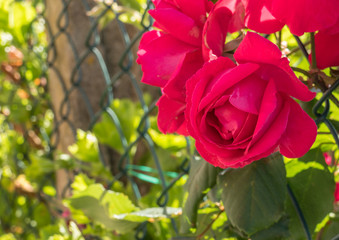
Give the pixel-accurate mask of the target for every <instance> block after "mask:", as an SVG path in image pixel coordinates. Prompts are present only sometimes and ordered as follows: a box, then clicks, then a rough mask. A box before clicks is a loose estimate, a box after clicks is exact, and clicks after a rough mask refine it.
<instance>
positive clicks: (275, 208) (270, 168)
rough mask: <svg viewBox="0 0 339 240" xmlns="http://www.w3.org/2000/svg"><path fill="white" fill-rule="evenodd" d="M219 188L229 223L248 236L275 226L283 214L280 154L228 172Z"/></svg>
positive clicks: (284, 182)
mask: <svg viewBox="0 0 339 240" xmlns="http://www.w3.org/2000/svg"><path fill="white" fill-rule="evenodd" d="M219 186H220V188H222V189H223V192H222V201H223V203H224V207H225V211H226V214H227V217H228V219H229V221H230V223H231V224H232V225H233V226H234V227H235V228H237V229H239V230H240V231H241V232H244V233H246V234H247V235H253V234H254V233H256V232H258V231H261V230H263V229H266V228H267V227H269V226H271V225H272V224H274V223H275V222H278V221H279V219H280V218H281V217H282V215H283V213H284V201H285V196H286V174H285V168H284V163H283V160H282V156H281V155H280V154H277V153H276V154H273V155H271V156H269V157H267V158H264V159H262V160H259V161H255V162H253V163H252V164H250V165H248V166H246V167H244V168H238V169H231V170H229V171H227V172H226V173H224V174H223V175H222V176H220V177H219Z"/></svg>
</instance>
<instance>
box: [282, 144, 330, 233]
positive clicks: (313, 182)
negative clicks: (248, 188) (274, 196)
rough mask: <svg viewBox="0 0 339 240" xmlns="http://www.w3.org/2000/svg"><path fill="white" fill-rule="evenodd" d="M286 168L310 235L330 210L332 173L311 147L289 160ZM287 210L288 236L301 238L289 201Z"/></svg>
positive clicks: (297, 218) (316, 150)
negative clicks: (303, 153) (300, 155)
mask: <svg viewBox="0 0 339 240" xmlns="http://www.w3.org/2000/svg"><path fill="white" fill-rule="evenodd" d="M298 170H299V171H298ZM286 171H287V176H288V184H289V185H290V187H291V190H292V192H293V194H294V195H295V197H296V199H297V201H298V204H299V206H300V208H301V211H302V213H303V215H304V217H305V220H306V223H307V225H308V228H309V230H310V232H311V234H312V233H313V232H314V230H315V227H316V225H317V224H318V223H320V222H321V221H322V220H323V218H324V217H326V215H327V214H328V213H329V212H331V211H332V209H333V201H334V194H333V193H334V188H335V184H334V177H333V174H331V173H330V172H329V170H328V168H327V165H326V163H325V160H324V157H323V155H322V152H321V149H320V148H315V149H311V150H310V151H309V152H308V153H307V154H306V155H305V156H303V157H302V158H299V159H298V160H297V159H294V160H292V161H290V162H288V163H287V164H286ZM287 212H288V214H289V215H290V233H291V239H304V238H305V234H304V230H303V228H302V225H301V223H300V220H299V217H298V216H297V214H296V211H295V209H294V207H293V205H292V202H291V201H288V202H287Z"/></svg>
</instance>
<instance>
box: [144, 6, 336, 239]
mask: <svg viewBox="0 0 339 240" xmlns="http://www.w3.org/2000/svg"><path fill="white" fill-rule="evenodd" d="M153 3H154V7H155V8H154V9H153V10H150V11H149V14H150V15H151V16H152V17H153V19H154V25H153V28H154V29H153V30H151V31H149V32H146V33H145V34H144V35H143V37H142V39H141V41H140V46H139V51H138V59H137V62H138V63H139V64H140V65H141V68H142V71H143V77H142V82H143V83H146V84H149V85H152V86H156V87H160V88H161V90H162V96H161V97H160V99H159V100H158V102H157V106H158V127H159V129H160V131H161V132H163V133H164V134H166V133H177V134H180V135H185V136H190V137H191V138H193V139H194V142H195V147H196V150H197V152H198V153H199V155H200V156H201V157H202V159H204V160H205V161H206V162H208V163H206V162H204V161H203V160H200V161H199V160H197V157H196V158H193V159H192V162H191V164H192V166H191V172H190V175H189V181H188V184H187V189H188V193H189V194H188V198H187V199H186V203H185V206H184V217H183V224H182V229H181V230H182V232H183V233H187V232H189V229H192V227H193V228H194V227H196V221H197V209H198V208H199V207H198V206H199V202H200V201H201V199H202V196H204V194H206V192H208V191H207V190H206V189H210V188H213V187H216V188H218V189H220V190H221V192H222V194H221V197H220V198H221V200H222V202H223V204H224V208H225V210H226V215H227V218H228V220H229V222H230V224H231V226H232V228H233V230H234V231H233V232H236V233H237V234H238V235H237V236H241V237H253V239H256V236H263V235H264V236H266V234H271V232H270V231H274V229H277V228H279V227H281V226H283V227H286V229H288V230H286V231H282V230H281V229H280V230H281V231H277V232H276V234H277V235H276V236H279V237H281V238H285V237H287V236H288V235H292V236H293V237H292V239H297V238H298V237H301V238H304V237H305V236H304V235H302V234H301V235H300V232H305V234H306V237H307V238H308V239H309V237H310V235H311V232H313V231H315V229H316V225H317V224H318V223H320V222H321V220H323V219H324V218H325V217H326V214H329V212H330V211H332V210H333V208H332V207H333V206H332V203H333V196H334V187H335V184H334V175H335V174H336V165H335V164H334V163H332V165H330V166H332V168H331V167H330V168H329V167H328V165H327V164H326V163H325V162H324V159H323V155H322V154H318V152H320V153H322V152H326V151H327V152H328V153H330V154H332V155H333V156H334V159H335V156H337V155H336V154H337V151H336V149H337V146H335V144H333V147H332V148H331V149H327V150H326V151H325V150H324V149H323V148H321V147H320V145H321V143H320V144H319V143H318V142H317V141H316V138H317V125H316V123H315V121H314V119H312V118H311V116H310V115H309V112H306V111H305V110H303V108H302V107H301V106H300V104H302V105H303V106H304V107H305V106H309V105H310V104H312V103H306V102H309V101H311V100H313V99H314V98H315V97H316V92H320V90H319V89H318V87H319V80H324V79H325V80H324V81H323V84H322V87H321V88H320V89H321V90H322V91H326V89H327V88H329V87H331V85H332V84H333V83H334V82H335V79H336V77H338V76H337V75H338V72H337V71H335V70H334V69H332V70H331V71H330V72H331V73H330V74H328V75H330V76H328V75H326V74H325V73H324V72H321V71H320V70H319V69H326V68H328V67H336V66H338V65H339V60H338V59H339V48H338V44H337V42H336V39H338V34H339V5H338V2H337V1H336V0H326V1H323V3H322V4H318V2H316V1H314V0H305V1H285V0H284V1H282V0H265V1H264V0H259V1H258V0H218V1H214V2H212V1H208V0H194V1H193V0H153ZM306 6H307V9H306ZM283 34H284V36H285V37H286V38H287V39H289V41H291V40H290V39H291V38H292V39H294V38H295V40H297V41H296V42H297V43H298V45H299V48H296V49H297V50H295V51H294V52H295V55H293V52H292V53H291V54H289V53H290V50H289V49H288V48H287V46H286V42H284V41H283V40H282V39H283ZM298 36H300V37H301V38H299V37H298ZM274 40H276V41H274ZM303 41H305V42H309V43H310V44H309V43H307V44H305V45H304V44H303ZM284 44H285V45H284ZM307 45H308V46H307ZM305 46H306V47H305ZM308 48H309V49H308ZM299 50H301V52H303V53H304V56H301V58H303V60H305V61H308V62H309V64H308V67H307V65H304V66H303V68H298V67H294V66H293V67H292V64H291V63H290V59H289V58H290V57H293V56H297V54H300V55H301V53H300V52H299V53H298V51H299ZM286 54H289V56H288V57H286ZM296 73H297V75H298V76H297V75H296ZM301 73H302V74H304V76H300V75H301ZM336 74H337V75H336ZM305 76H306V77H307V78H308V80H307V81H304V79H303V77H305ZM324 85H325V86H324ZM313 104H314V103H313ZM305 109H307V108H306V107H305ZM315 141H316V143H315V144H314V142H315ZM332 142H333V139H332ZM278 152H280V154H279V153H278ZM282 155H283V156H284V157H285V158H284V160H283V157H282ZM318 155H319V156H318ZM291 159H294V160H291ZM310 162H314V164H320V165H321V166H322V168H323V171H321V172H320V173H319V174H320V175H321V176H322V183H320V182H319V184H326V186H325V188H324V189H325V190H324V189H323V190H324V191H325V192H326V191H327V192H326V193H328V194H329V195H328V196H330V197H329V198H327V199H325V197H324V195H323V196H322V197H324V199H318V200H321V201H323V202H322V204H323V205H322V207H320V208H322V210H319V211H318V213H319V214H318V215H317V214H315V215H317V216H314V215H313V216H312V217H311V216H308V215H309V214H310V213H309V212H303V210H305V209H306V210H307V208H309V207H312V206H313V205H312V204H315V203H314V202H312V201H311V202H308V201H307V200H305V196H306V195H307V193H308V191H309V189H307V187H310V186H304V187H305V188H302V187H300V185H298V181H303V177H304V176H303V174H305V175H308V174H311V173H310V172H307V171H306V169H307V168H304V170H305V171H304V172H302V171H303V170H301V168H302V167H301V165H302V164H306V165H307V164H308V163H310ZM333 162H335V161H333ZM298 164H299V165H298ZM197 166H198V167H197ZM314 166H315V165H314ZM218 167H219V168H218ZM220 168H221V169H226V170H223V171H222V170H221V169H220ZM197 169H198V170H197ZM218 169H219V170H218ZM296 169H298V171H297V170H296ZM308 170H312V171H313V170H314V171H316V170H315V169H311V168H309V169H308ZM320 175H319V176H320ZM308 176H309V175H308ZM313 177H314V175H313ZM310 178H311V177H310ZM192 179H193V180H192ZM324 179H325V180H324ZM313 180H316V178H315V179H313ZM248 181H250V182H248ZM197 182H198V183H197ZM325 182H326V183H325ZM197 184H198V185H197ZM199 184H200V185H199ZM216 184H217V186H215V185H216ZM270 185H271V186H270ZM286 185H287V186H286ZM337 186H338V185H337ZM319 188H322V187H321V186H320V187H319ZM196 191H200V192H199V193H197V192H196ZM248 192H250V193H251V194H248ZM325 192H324V194H326V193H325ZM336 194H337V192H336ZM287 195H288V196H290V198H288V199H290V200H288V201H285V198H286V196H287ZM300 196H303V198H299V199H298V197H300ZM256 198H258V199H259V200H258V199H256ZM320 198H321V197H320ZM298 201H299V203H298ZM303 201H304V202H303ZM286 202H287V203H286ZM192 204H193V206H192ZM189 205H191V206H189ZM292 205H294V206H296V209H294V210H293V211H292V210H290V208H291V206H292ZM299 205H301V207H299ZM249 206H251V207H249ZM314 207H318V206H314ZM262 208H264V209H266V211H267V212H266V213H265V211H263V209H262ZM320 208H319V209H320ZM236 209H237V210H236ZM239 209H242V210H239ZM324 209H326V210H324ZM306 210H305V211H306ZM247 211H250V212H251V213H249V212H247ZM296 212H297V213H296ZM297 215H298V217H299V219H301V221H300V222H298V224H297V225H298V226H294V225H293V224H294V221H297V220H295V219H297V217H296V216H297ZM304 215H305V216H304ZM259 219H260V220H259ZM305 219H306V220H305ZM325 223H326V222H325ZM298 228H303V229H304V231H303V230H300V229H298ZM265 229H266V230H265ZM272 229H273V230H272ZM320 229H321V228H320ZM278 232H279V233H278ZM191 233H192V232H191ZM199 236H200V237H201V236H202V235H199ZM272 236H274V235H272ZM257 239H266V238H260V237H258V238H257ZM267 239H269V238H267Z"/></svg>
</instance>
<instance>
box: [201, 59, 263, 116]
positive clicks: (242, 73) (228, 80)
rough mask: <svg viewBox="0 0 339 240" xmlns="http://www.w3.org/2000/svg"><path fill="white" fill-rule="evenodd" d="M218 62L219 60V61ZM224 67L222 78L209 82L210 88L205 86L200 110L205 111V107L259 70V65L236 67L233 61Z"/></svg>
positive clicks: (251, 64)
mask: <svg viewBox="0 0 339 240" xmlns="http://www.w3.org/2000/svg"><path fill="white" fill-rule="evenodd" d="M219 59H220V58H219ZM216 61H219V60H218V59H217V60H216ZM217 63H218V62H217ZM224 65H225V68H224V70H225V71H224V72H223V73H222V74H221V75H220V76H218V77H215V78H214V80H213V81H209V84H208V86H205V92H204V96H205V97H204V98H202V99H201V102H200V104H199V110H201V109H203V108H204V107H205V106H207V105H208V104H210V103H211V102H212V101H214V100H215V99H216V98H218V96H220V95H222V94H223V93H224V92H225V91H226V90H227V89H229V88H231V87H232V86H234V85H235V84H236V83H238V82H239V81H241V80H242V79H244V78H246V77H247V76H249V75H251V74H252V73H253V72H255V71H256V70H257V69H258V68H259V65H257V64H254V63H246V64H241V65H238V66H236V67H234V66H235V65H234V64H233V62H232V61H229V62H228V63H224ZM232 65H233V68H232ZM228 68H229V70H227V69H228ZM226 70H227V71H226ZM209 71H214V69H213V68H211V69H209ZM201 78H203V76H201Z"/></svg>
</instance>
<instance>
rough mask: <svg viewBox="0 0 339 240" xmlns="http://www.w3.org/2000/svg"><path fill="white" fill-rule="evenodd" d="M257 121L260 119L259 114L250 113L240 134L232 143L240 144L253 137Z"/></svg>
mask: <svg viewBox="0 0 339 240" xmlns="http://www.w3.org/2000/svg"><path fill="white" fill-rule="evenodd" d="M257 121H258V115H256V114H248V116H247V118H246V120H245V123H244V125H243V127H242V128H241V130H240V132H239V133H238V136H236V137H235V139H234V142H233V143H232V145H234V146H239V145H240V144H242V143H244V142H246V141H248V140H249V139H250V138H252V136H253V132H254V129H255V126H256V124H257Z"/></svg>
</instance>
